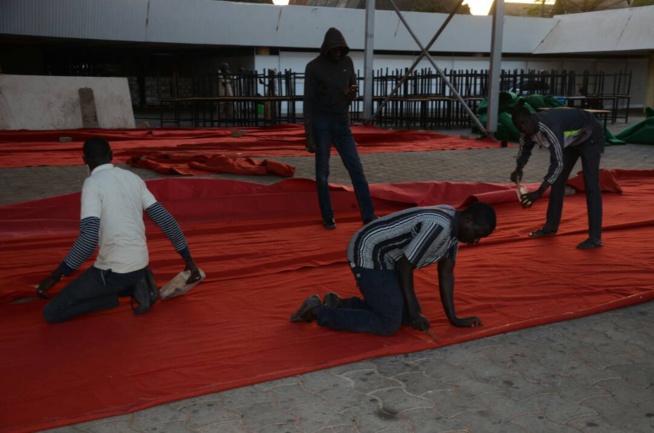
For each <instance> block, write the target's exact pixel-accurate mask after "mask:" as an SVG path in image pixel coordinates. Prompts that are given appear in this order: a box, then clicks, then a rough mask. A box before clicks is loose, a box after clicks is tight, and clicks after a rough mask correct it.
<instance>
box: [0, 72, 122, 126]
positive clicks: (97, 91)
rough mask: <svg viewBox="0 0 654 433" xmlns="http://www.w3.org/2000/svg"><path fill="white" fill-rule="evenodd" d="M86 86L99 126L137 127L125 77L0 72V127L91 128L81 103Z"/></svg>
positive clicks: (86, 112)
mask: <svg viewBox="0 0 654 433" xmlns="http://www.w3.org/2000/svg"><path fill="white" fill-rule="evenodd" d="M85 88H87V89H92V91H93V97H94V100H95V114H96V117H97V127H100V128H134V112H133V110H132V101H131V97H130V93H129V87H128V85H127V79H126V78H98V77H52V76H32V75H0V129H31V130H48V129H77V128H83V127H89V125H88V122H87V123H86V124H85V123H84V121H83V115H82V114H83V110H82V105H81V104H80V93H79V90H80V89H85ZM84 114H85V115H86V117H87V118H88V117H89V116H88V115H89V111H88V109H87V110H85V111H84ZM91 114H94V113H91ZM91 117H93V116H91Z"/></svg>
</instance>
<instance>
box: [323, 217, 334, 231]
mask: <svg viewBox="0 0 654 433" xmlns="http://www.w3.org/2000/svg"><path fill="white" fill-rule="evenodd" d="M322 225H323V226H324V227H325V228H326V229H327V230H334V229H335V228H336V221H334V218H330V219H327V220H323V222H322Z"/></svg>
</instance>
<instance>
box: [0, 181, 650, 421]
mask: <svg viewBox="0 0 654 433" xmlns="http://www.w3.org/2000/svg"><path fill="white" fill-rule="evenodd" d="M653 174H654V172H651V171H650V172H627V171H613V172H611V173H610V175H611V176H612V178H613V179H615V180H616V181H617V183H618V184H619V187H620V188H621V189H622V193H619V194H618V193H606V194H604V210H605V212H604V214H605V215H604V227H605V231H604V242H605V247H604V248H601V249H598V250H592V251H581V250H577V249H575V245H576V244H577V243H578V242H580V241H581V240H583V239H584V238H585V237H586V230H587V222H586V221H587V219H586V203H585V197H584V195H583V194H575V195H573V196H570V197H566V202H565V208H564V213H563V221H562V224H561V228H560V230H559V235H558V236H555V237H550V238H545V239H529V238H528V237H527V233H529V231H531V230H533V229H535V228H538V227H540V226H541V225H542V222H543V219H544V213H545V208H546V205H547V202H546V200H541V201H539V202H537V203H536V204H535V205H534V206H533V207H532V208H530V209H527V210H524V209H522V208H521V207H520V206H519V205H518V202H517V198H516V197H515V192H514V190H513V187H512V185H508V184H475V183H462V184H456V183H444V184H440V183H436V184H435V183H417V184H408V183H407V184H399V185H398V184H393V185H372V186H371V188H372V193H373V195H374V196H375V205H376V207H377V210H378V213H379V214H381V215H384V214H387V213H389V212H392V211H395V210H398V209H401V208H405V207H407V206H410V205H412V204H414V203H420V204H423V205H428V204H437V203H450V204H452V205H460V204H461V203H464V202H466V201H469V200H472V199H476V198H479V197H485V198H486V199H490V200H491V201H495V202H496V204H495V207H496V210H497V215H498V219H497V221H498V225H497V230H496V232H495V233H493V234H492V235H491V236H490V237H489V238H487V239H484V240H483V241H482V243H481V244H479V245H477V246H474V247H468V246H462V247H461V250H460V252H459V256H458V261H457V266H456V269H455V274H456V289H455V297H456V306H457V311H458V314H459V315H461V316H466V315H477V316H479V317H480V318H481V320H482V321H483V323H484V325H483V326H482V327H479V328H473V329H461V328H454V327H452V326H450V325H449V323H448V322H447V320H446V318H445V317H444V314H443V312H442V307H441V305H440V300H439V296H438V290H437V280H436V275H437V274H436V269H435V267H433V266H432V267H429V268H426V269H423V270H419V271H418V272H417V273H416V281H415V282H416V290H417V293H418V297H419V299H420V300H421V304H422V307H423V311H424V313H425V315H426V316H427V317H428V318H429V320H430V321H431V323H432V331H433V332H434V334H435V335H437V336H438V338H439V341H434V340H432V339H431V338H429V337H428V336H427V335H426V334H423V333H419V332H417V331H414V330H412V329H410V328H403V329H402V330H401V331H400V332H398V333H397V334H396V335H394V336H391V337H375V336H370V335H363V334H354V333H347V332H337V331H331V330H327V329H323V328H319V327H317V326H316V325H315V324H292V323H290V322H289V321H288V319H289V316H290V314H291V313H292V312H293V311H294V310H295V309H296V308H297V307H298V306H299V305H300V303H301V302H302V300H303V299H305V298H306V297H307V296H309V295H310V294H312V293H320V294H323V293H324V292H326V291H335V292H338V293H340V294H341V295H345V296H347V295H352V294H355V293H356V288H355V285H354V281H353V278H352V276H351V274H350V271H349V268H348V266H347V263H346V262H345V257H344V254H345V247H346V244H347V241H348V240H349V238H350V237H351V236H352V234H353V233H354V231H355V230H357V229H358V228H360V226H361V221H360V217H359V215H358V211H357V209H356V200H355V199H354V196H353V193H352V192H351V190H350V188H346V187H337V186H334V188H333V196H334V204H335V208H336V219H337V222H338V228H337V229H336V230H333V231H326V230H324V229H323V228H322V225H321V224H320V219H319V212H318V209H317V204H316V201H317V200H316V196H315V195H316V193H315V184H314V183H313V182H312V181H308V180H287V181H282V182H278V183H277V184H274V185H270V186H265V185H259V184H254V183H246V182H234V181H225V180H214V179H196V178H190V179H186V178H185V179H162V180H157V181H150V182H149V183H148V184H149V186H150V188H151V189H152V191H153V192H154V194H155V195H156V196H157V197H158V198H159V199H160V200H161V201H162V202H163V204H164V205H165V206H166V207H167V208H168V209H169V210H171V212H172V213H173V214H174V215H175V216H176V217H177V219H178V220H179V221H180V224H181V225H182V227H183V229H184V231H185V233H186V235H187V237H188V240H189V243H190V247H191V251H192V252H193V255H194V257H195V258H196V260H197V262H198V264H199V265H200V267H201V268H202V269H203V270H204V271H205V272H206V274H207V279H206V280H205V281H204V282H202V283H201V284H200V285H198V286H196V287H195V288H194V289H193V290H192V291H191V292H189V293H188V294H186V295H185V296H182V297H179V298H174V299H172V300H168V301H162V302H159V303H157V304H156V305H155V306H154V308H153V310H152V311H151V312H150V313H149V314H147V315H144V316H138V317H135V316H133V315H132V313H131V310H130V308H129V307H128V305H121V306H120V307H119V308H116V309H113V310H109V311H105V312H100V313H95V314H91V315H88V316H85V317H82V318H79V319H76V320H73V321H71V322H68V323H63V324H58V325H50V324H46V323H44V321H43V318H42V316H41V309H42V308H43V305H44V303H45V301H43V300H34V301H32V302H25V303H7V302H8V301H9V300H11V299H15V298H16V297H19V296H27V295H31V294H32V293H33V288H32V287H31V285H34V284H37V283H38V281H39V280H40V279H41V278H42V277H43V276H44V275H46V274H47V273H48V272H49V271H50V270H51V269H52V268H53V267H54V266H56V265H57V263H58V262H59V261H60V260H61V258H62V257H63V256H64V255H65V253H66V252H67V250H68V248H69V247H70V246H71V244H72V242H73V241H74V239H75V238H76V236H77V230H78V224H79V222H78V219H79V194H71V195H67V196H61V197H55V198H51V199H45V200H39V201H35V202H27V203H20V204H15V205H10V206H3V207H0V239H1V240H0V255H1V257H0V269H1V270H2V272H3V276H4V277H3V282H4V284H3V285H2V287H0V296H2V298H0V299H2V302H3V303H0V348H1V349H2V353H3V354H6V355H5V356H3V357H2V358H0V368H1V371H2V375H1V376H0V389H2V393H1V396H0V426H1V427H0V431H7V432H8V431H12V432H21V431H33V430H38V429H45V428H52V427H56V426H60V425H65V424H70V423H75V422H81V421H86V420H91V419H96V418H100V417H107V416H112V415H118V414H123V413H126V412H132V411H135V410H138V409H143V408H146V407H150V406H153V405H157V404H161V403H165V402H169V401H172V400H177V399H181V398H186V397H192V396H197V395H201V394H206V393H211V392H216V391H221V390H226V389H230V388H234V387H239V386H244V385H249V384H253V383H258V382H262V381H267V380H271V379H277V378H282V377H287V376H291V375H296V374H300V373H304V372H308V371H312V370H316V369H321V368H326V367H330V366H335V365H340V364H344V363H349V362H354V361H358V360H362V359H366V358H370V357H374V356H384V355H392V354H398V353H406V352H411V351H418V350H424V349H429V348H434V347H438V346H443V345H449V344H454V343H458V342H463V341H467V340H471V339H475V338H480V337H484V336H488V335H493V334H497V333H503V332H508V331H512V330H516V329H520V328H524V327H529V326H536V325H540V324H543V323H548V322H553V321H558V320H566V319H571V318H574V317H579V316H582V315H587V314H593V313H597V312H600V311H605V310H608V309H612V308H617V307H622V306H626V305H630V304H633V303H636V302H643V301H647V300H650V299H652V298H654V284H653V283H652V278H651V275H652V272H653V271H654V264H653V263H652V260H651V258H652V257H653V256H654V244H653V243H652V242H651V239H652V236H654V217H652V215H654V199H653V198H652V197H654V180H653V176H652V175H653ZM470 197H472V198H470ZM505 200H509V201H505ZM503 201H505V202H503ZM147 230H148V236H149V240H150V242H149V245H150V253H151V266H152V268H153V269H154V272H155V276H156V278H157V281H158V282H159V283H160V284H163V283H165V282H166V281H168V280H169V279H170V278H172V277H173V276H174V275H175V274H176V273H177V272H179V271H180V270H181V269H182V267H183V262H182V260H181V259H180V258H179V256H177V254H176V253H175V252H174V251H173V250H172V246H171V245H170V244H169V242H168V240H167V239H166V238H165V237H164V236H163V235H162V234H161V233H160V232H159V231H158V229H156V227H154V226H152V225H150V224H149V225H148V226H147ZM57 289H59V287H55V289H53V293H54V292H56V291H57Z"/></svg>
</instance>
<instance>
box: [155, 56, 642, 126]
mask: <svg viewBox="0 0 654 433" xmlns="http://www.w3.org/2000/svg"><path fill="white" fill-rule="evenodd" d="M406 72H407V70H406V69H395V70H390V69H379V70H376V71H374V73H373V78H372V80H373V86H372V88H373V95H372V99H373V105H374V109H375V112H376V110H377V108H378V107H380V106H383V109H381V110H380V111H379V113H378V116H377V117H376V118H375V119H374V122H373V123H375V124H379V125H381V126H397V127H408V128H411V127H420V128H425V129H429V128H435V127H439V128H442V127H460V126H468V125H469V124H470V118H469V114H468V112H467V110H465V109H464V107H463V106H462V105H463V104H466V105H468V106H469V107H470V108H471V109H472V111H473V112H474V111H476V109H477V107H478V105H479V103H480V102H481V101H482V100H483V99H484V98H485V97H486V95H487V94H488V86H489V83H488V76H489V73H488V70H443V76H441V75H440V74H438V73H437V72H436V71H434V70H432V69H431V68H425V69H419V70H414V71H413V72H412V73H411V74H409V75H408V76H406V77H405V74H406ZM446 79H447V81H449V82H450V83H451V85H452V86H453V87H454V89H456V92H457V93H458V94H459V95H460V96H461V98H462V100H463V101H461V100H459V99H458V98H455V95H454V94H453V92H452V90H451V88H450V87H449V86H448V85H447V83H446ZM180 80H182V78H172V79H170V80H167V81H162V80H159V83H163V84H164V85H167V86H169V87H167V88H164V89H160V95H162V97H160V98H159V104H160V108H161V110H162V112H163V111H164V110H166V109H171V108H172V109H173V110H174V111H175V116H174V120H172V121H171V122H173V123H176V124H177V125H178V126H183V125H184V124H191V125H193V126H216V125H242V126H246V125H259V124H275V123H281V122H296V121H299V120H301V111H302V110H301V107H302V91H303V88H304V73H298V72H293V71H291V70H285V71H281V72H278V71H276V70H274V69H268V70H264V71H263V72H257V71H242V72H238V73H220V72H219V73H211V74H205V75H201V76H196V77H193V78H191V79H189V78H185V79H183V80H186V81H185V82H184V85H183V86H182V85H180ZM189 80H190V82H189ZM359 80H360V81H361V83H360V86H359V88H363V78H362V76H361V74H359ZM396 87H397V91H396V92H395V93H394V94H392V95H391V93H392V92H393V89H395V88H396ZM630 88H631V72H629V71H620V72H616V73H606V72H604V71H600V72H596V73H591V72H588V71H584V72H582V73H579V72H576V71H565V70H563V71H558V70H550V71H542V70H540V71H535V70H517V69H516V70H511V71H502V72H501V75H500V90H501V91H507V92H514V93H516V94H518V95H531V94H543V95H553V96H556V97H559V98H562V99H564V100H567V101H568V102H569V105H570V106H574V105H575V104H576V103H577V102H578V103H579V106H581V107H583V108H595V109H607V110H611V116H610V118H611V120H612V121H613V122H615V121H616V119H617V117H618V110H620V109H623V110H626V112H628V109H629V103H630V97H629V92H630ZM180 89H181V90H180ZM362 109H363V98H362V97H359V98H357V99H356V100H355V101H353V103H352V106H351V118H352V120H353V121H360V120H363V119H362V118H361V112H362ZM185 113H186V114H185ZM625 120H626V114H625ZM162 121H164V122H165V120H164V117H163V115H162Z"/></svg>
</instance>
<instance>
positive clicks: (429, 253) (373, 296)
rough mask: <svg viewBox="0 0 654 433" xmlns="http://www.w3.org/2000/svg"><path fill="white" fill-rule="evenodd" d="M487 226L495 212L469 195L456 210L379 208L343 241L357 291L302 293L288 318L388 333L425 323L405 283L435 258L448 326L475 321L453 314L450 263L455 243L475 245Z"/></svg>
mask: <svg viewBox="0 0 654 433" xmlns="http://www.w3.org/2000/svg"><path fill="white" fill-rule="evenodd" d="M493 230H495V211H494V209H493V208H492V207H491V206H490V205H488V204H486V203H480V202H476V203H473V204H471V205H470V206H468V208H466V209H465V210H463V211H459V210H456V209H454V208H453V207H451V206H446V205H440V206H431V207H416V208H411V209H406V210H403V211H400V212H396V213H393V214H391V215H387V216H385V217H383V218H380V219H377V220H375V221H373V222H371V223H369V224H368V225H366V226H364V227H363V228H361V229H359V231H357V232H356V233H355V234H354V236H353V237H352V239H351V240H350V243H349V244H348V247H347V259H348V261H349V263H350V267H351V269H352V272H353V273H354V277H355V279H356V281H357V285H358V287H359V290H360V291H361V294H362V295H363V298H359V297H352V298H347V299H342V298H340V297H338V296H337V295H336V294H334V293H328V294H327V295H325V298H324V300H323V301H321V300H320V298H319V297H318V296H317V295H312V296H310V297H309V298H307V299H306V300H305V301H304V303H303V304H302V306H301V307H300V309H298V310H297V311H296V312H295V313H293V315H292V316H291V321H292V322H311V321H313V320H314V319H317V320H318V325H320V326H325V327H328V328H332V329H339V330H344V331H352V332H367V333H371V334H376V335H391V334H394V333H395V332H397V330H398V329H399V328H400V326H401V325H403V324H405V325H410V326H412V327H413V328H415V329H417V330H420V331H427V330H428V329H429V326H430V324H429V320H427V318H426V317H425V316H423V314H422V310H421V308H420V303H419V302H418V298H417V297H416V294H415V290H414V285H413V271H414V269H416V268H423V267H425V266H428V265H430V264H432V263H436V262H438V283H439V290H440V295H441V301H442V304H443V309H444V310H445V314H446V315H447V318H448V320H449V321H450V323H452V325H454V326H466V327H469V326H479V325H481V321H480V320H479V318H477V317H457V315H456V313H455V309H454V296H453V292H454V265H455V262H456V255H457V251H458V246H459V242H464V243H467V244H476V243H478V242H479V240H480V239H481V238H484V237H486V236H489V235H490V234H491V233H492V232H493Z"/></svg>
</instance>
